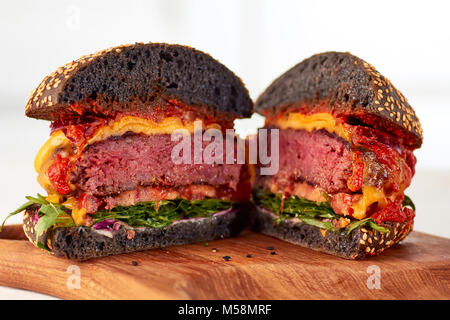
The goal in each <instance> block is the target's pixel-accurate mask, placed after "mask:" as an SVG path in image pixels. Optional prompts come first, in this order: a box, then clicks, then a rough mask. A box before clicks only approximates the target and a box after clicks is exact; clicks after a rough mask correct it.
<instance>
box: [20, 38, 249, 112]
mask: <svg viewBox="0 0 450 320" xmlns="http://www.w3.org/2000/svg"><path fill="white" fill-rule="evenodd" d="M168 101H175V102H174V103H175V104H177V105H178V104H180V105H186V106H189V107H190V108H191V109H192V108H194V109H195V110H198V111H201V112H202V113H203V114H207V115H208V116H209V117H212V118H214V117H220V116H224V114H225V115H226V117H227V118H228V119H234V118H240V117H248V116H250V115H251V113H252V108H253V104H252V101H251V99H250V97H249V95H248V91H247V89H246V88H245V86H244V84H243V83H242V81H241V80H240V79H239V78H238V77H237V76H236V75H234V73H233V72H231V71H230V70H229V69H227V68H226V67H225V66H224V65H223V64H221V63H220V62H218V61H216V60H214V59H213V58H212V57H211V56H209V55H207V54H205V53H203V52H201V51H198V50H195V49H193V48H190V47H186V46H181V45H169V44H163V43H148V44H134V45H125V46H119V47H114V48H110V49H107V50H103V51H100V52H97V53H94V54H91V55H87V56H83V57H81V58H80V59H78V60H76V61H73V62H71V63H68V64H66V65H64V66H62V67H60V68H58V69H57V70H56V71H55V72H53V73H52V74H50V75H49V76H47V77H46V78H45V79H44V80H43V81H42V82H41V84H40V85H39V86H38V87H37V88H36V89H35V90H34V91H33V92H32V93H31V96H30V99H29V100H28V103H27V105H26V108H25V114H26V115H27V116H28V117H33V118H38V119H45V120H51V121H56V120H59V119H61V118H62V117H64V115H68V114H69V115H70V114H72V115H77V116H81V117H82V116H83V115H85V114H103V115H107V116H108V115H114V114H116V113H118V112H122V113H132V114H137V115H146V114H151V113H152V111H153V110H154V108H159V109H161V108H162V109H164V108H165V106H166V104H167V102H168Z"/></svg>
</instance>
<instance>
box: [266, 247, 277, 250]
mask: <svg viewBox="0 0 450 320" xmlns="http://www.w3.org/2000/svg"><path fill="white" fill-rule="evenodd" d="M274 249H275V248H274V247H267V248H266V250H274Z"/></svg>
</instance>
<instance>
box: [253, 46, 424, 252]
mask: <svg viewBox="0 0 450 320" xmlns="http://www.w3.org/2000/svg"><path fill="white" fill-rule="evenodd" d="M255 109H256V111H257V112H258V113H261V114H262V115H264V116H265V117H266V124H265V128H266V129H273V128H276V129H279V150H280V154H279V171H278V172H277V173H276V174H274V175H271V176H263V175H259V176H257V178H256V181H255V184H254V194H253V199H254V202H256V204H257V214H256V216H255V228H256V229H258V230H260V231H261V232H263V233H265V234H268V235H271V236H274V237H277V238H280V239H283V240H286V241H289V242H292V243H295V244H299V245H302V246H305V247H309V248H311V249H314V250H318V251H323V252H327V253H330V254H333V255H337V256H340V257H344V258H347V259H359V258H362V257H364V256H372V255H376V254H378V253H380V252H382V251H384V250H385V249H386V248H388V247H390V246H392V245H393V244H395V243H397V242H399V241H400V240H402V239H403V238H404V237H406V235H407V234H408V233H409V232H410V231H411V230H412V227H413V219H414V210H415V209H414V205H413V204H412V202H411V201H410V199H409V198H408V197H406V196H405V195H404V191H405V189H406V188H407V187H408V186H409V184H410V182H411V178H412V177H413V175H414V166H415V163H416V158H415V157H414V155H413V150H414V149H416V148H419V147H420V146H421V144H422V129H421V127H420V123H419V120H418V118H417V116H416V114H415V112H414V110H413V109H412V108H411V106H410V105H409V104H408V102H407V100H406V99H405V98H404V96H403V95H402V94H401V93H400V92H399V91H398V90H397V89H396V88H395V87H394V86H393V85H392V84H391V83H390V81H389V80H387V79H386V78H385V77H383V76H382V75H381V74H380V73H379V72H378V71H376V70H375V69H374V68H373V67H372V66H371V65H370V64H368V63H366V62H365V61H363V60H361V59H359V58H357V57H355V56H353V55H351V54H349V53H339V52H327V53H322V54H318V55H315V56H312V57H311V58H309V59H306V60H304V61H303V62H301V63H299V64H298V65H296V66H294V67H293V68H292V69H290V70H289V71H287V72H286V73H285V74H283V75H282V76H280V77H279V78H278V79H276V80H275V81H274V82H273V83H272V84H271V85H270V86H269V87H268V88H267V90H266V91H265V92H264V93H262V94H261V96H260V97H259V98H258V100H257V101H256V103H255ZM271 143H273V142H271ZM257 171H258V170H257Z"/></svg>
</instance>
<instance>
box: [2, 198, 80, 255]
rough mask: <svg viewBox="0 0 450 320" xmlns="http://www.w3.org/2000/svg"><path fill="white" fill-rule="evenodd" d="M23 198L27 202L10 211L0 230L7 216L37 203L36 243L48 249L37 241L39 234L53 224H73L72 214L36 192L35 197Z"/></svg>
mask: <svg viewBox="0 0 450 320" xmlns="http://www.w3.org/2000/svg"><path fill="white" fill-rule="evenodd" d="M25 198H26V199H27V200H28V202H26V203H24V204H23V205H21V206H20V207H19V208H18V209H17V210H15V211H13V212H11V213H10V214H9V215H8V216H7V217H6V219H5V220H4V221H3V224H2V226H1V228H0V232H1V230H2V228H3V226H4V224H5V222H6V220H8V218H10V217H12V216H14V215H16V214H18V213H20V212H22V211H24V210H26V209H28V208H29V207H31V206H32V205H39V211H38V212H37V214H38V215H39V216H40V218H39V221H38V222H37V224H36V243H37V246H38V247H40V248H43V247H45V248H46V249H47V250H48V248H47V247H46V245H44V244H42V243H40V242H39V241H38V238H39V236H41V235H42V234H43V233H44V232H45V231H46V230H48V229H50V228H52V227H55V226H63V227H68V226H73V225H75V223H74V222H73V220H72V216H71V215H70V213H69V212H68V211H69V209H67V208H65V207H64V206H63V205H61V204H55V203H51V202H49V201H47V200H46V199H45V197H44V196H42V195H40V194H38V195H37V197H36V198H35V197H31V196H27V197H25Z"/></svg>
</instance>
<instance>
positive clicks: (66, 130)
mask: <svg viewBox="0 0 450 320" xmlns="http://www.w3.org/2000/svg"><path fill="white" fill-rule="evenodd" d="M203 128H204V129H207V128H217V129H221V126H220V125H218V124H216V123H203ZM176 129H184V130H185V131H187V132H188V133H190V134H191V135H192V134H194V124H193V121H184V120H183V119H181V118H180V117H165V118H163V119H161V120H159V121H154V120H149V119H143V118H140V117H135V116H122V117H119V118H116V119H113V120H112V119H109V120H106V119H99V118H94V119H93V120H92V121H90V122H88V123H82V124H58V125H57V126H56V125H54V128H53V132H52V135H51V137H50V139H49V141H48V142H47V143H46V144H45V145H44V146H43V147H42V148H41V150H40V151H39V153H38V155H37V157H36V160H35V168H36V170H37V172H38V174H39V176H38V181H39V182H40V184H41V185H42V186H43V187H44V188H45V189H46V190H47V192H48V193H49V196H48V197H47V198H46V199H45V201H47V202H48V203H52V204H54V205H58V206H60V207H61V208H63V209H62V210H63V211H65V212H68V213H69V214H71V216H72V218H73V220H74V223H75V224H76V225H86V226H92V225H94V224H96V223H98V222H99V221H98V220H99V219H101V218H105V219H113V218H112V217H113V216H114V217H115V218H114V219H117V220H119V221H122V222H127V223H131V224H132V226H135V225H136V226H137V225H139V226H140V225H147V226H152V225H163V224H158V223H156V224H151V223H147V224H145V223H143V222H142V221H143V220H142V219H144V218H142V213H143V212H144V211H146V212H147V213H146V214H145V217H146V218H145V219H144V220H146V221H150V220H152V219H153V220H154V219H156V217H163V216H164V214H167V213H168V212H169V211H170V212H172V213H171V215H170V217H172V218H171V219H168V218H167V216H165V218H163V220H164V221H166V222H170V223H172V222H173V221H175V220H176V219H181V218H193V217H197V216H204V215H205V214H211V213H214V212H219V211H223V210H227V209H230V208H231V207H232V205H233V203H234V202H236V201H241V200H246V199H247V198H248V197H249V196H250V190H251V187H250V182H249V181H248V178H246V170H245V168H244V167H245V166H244V165H242V164H237V163H232V164H226V163H225V157H226V154H225V152H224V155H223V157H224V161H223V164H205V163H200V164H194V163H182V164H175V163H174V161H172V158H171V156H172V150H173V148H174V146H175V145H176V144H177V143H179V142H178V141H172V140H171V133H172V132H173V131H174V130H176ZM190 140H191V144H192V145H191V148H190V149H191V150H192V155H191V159H193V158H194V155H193V152H194V145H193V144H194V141H193V140H194V139H190ZM224 140H225V139H224ZM207 144H208V142H203V147H205V146H206V145H207ZM224 144H225V141H224ZM224 150H225V147H224ZM133 208H134V209H133ZM143 208H144V209H145V210H143ZM169 209H170V210H169ZM123 211H126V212H127V213H129V214H130V215H122V214H120V212H123ZM138 212H140V213H139V214H141V218H140V219H141V220H142V221H140V222H139V223H137V221H138V220H139V219H137V218H136V217H137V216H136V214H137V213H138ZM149 215H150V216H149ZM131 216H132V217H131ZM174 219H175V220H174ZM164 225H167V223H166V224H164Z"/></svg>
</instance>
